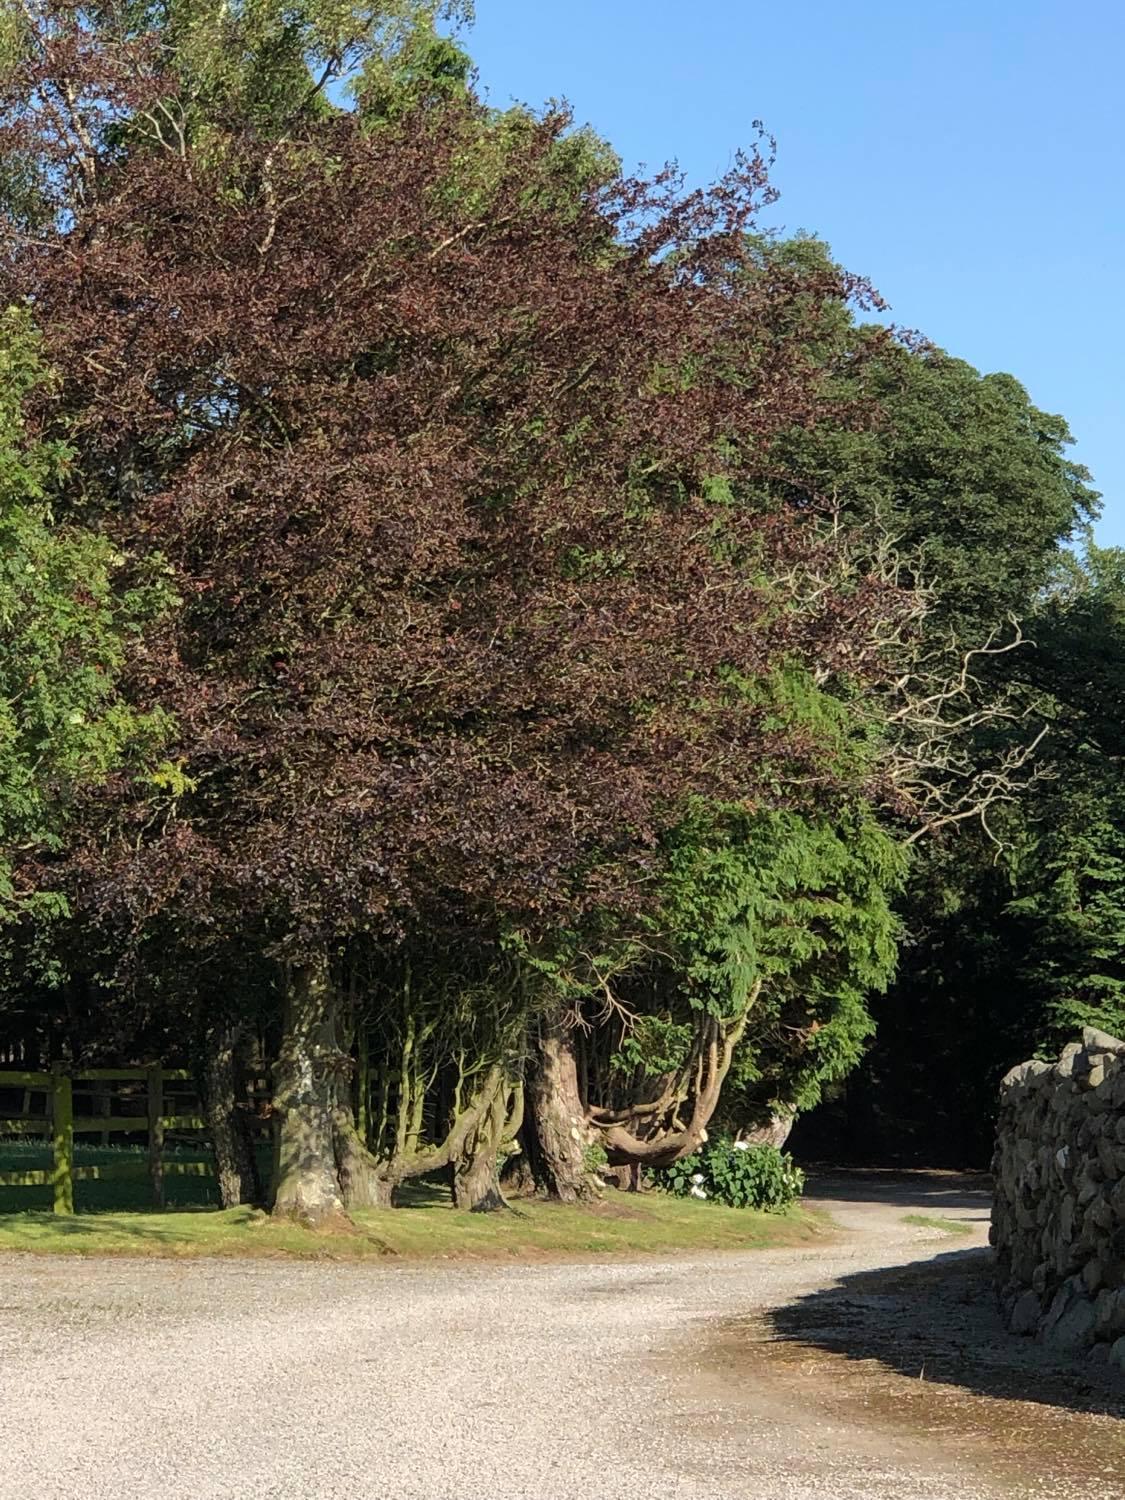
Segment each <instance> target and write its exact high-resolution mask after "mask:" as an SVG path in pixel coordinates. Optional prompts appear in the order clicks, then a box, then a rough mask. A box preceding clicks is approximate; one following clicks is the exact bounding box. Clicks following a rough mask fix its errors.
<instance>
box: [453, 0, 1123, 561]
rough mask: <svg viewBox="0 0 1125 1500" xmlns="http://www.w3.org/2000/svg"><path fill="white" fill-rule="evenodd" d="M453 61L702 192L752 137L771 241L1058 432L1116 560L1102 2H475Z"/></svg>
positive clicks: (1118, 394) (1116, 296)
mask: <svg viewBox="0 0 1125 1500" xmlns="http://www.w3.org/2000/svg"><path fill="white" fill-rule="evenodd" d="M466 40H467V42H468V46H469V50H470V52H471V53H472V55H473V57H474V58H475V60H476V62H477V64H478V66H479V68H480V74H481V83H482V85H484V87H485V89H486V91H487V94H488V97H489V99H490V101H491V102H492V103H493V104H496V105H499V106H502V105H504V104H507V103H509V102H510V101H511V100H513V99H517V100H521V101H523V102H526V103H531V104H541V103H542V102H543V101H544V100H546V99H548V98H551V97H555V98H560V97H565V98H566V99H568V100H569V101H570V103H571V105H572V106H573V108H574V110H575V113H576V116H577V118H578V120H579V121H580V122H588V123H590V124H591V125H593V126H594V127H595V128H596V129H597V130H599V131H600V132H601V133H602V134H603V135H605V136H607V137H608V138H609V140H610V141H611V142H612V143H613V145H614V146H615V148H616V149H617V151H618V152H619V153H620V154H621V155H622V156H623V157H624V159H625V162H626V165H627V166H629V167H635V166H636V165H637V164H638V163H640V162H645V163H647V164H648V165H649V166H650V167H656V166H659V165H661V164H662V163H663V162H665V161H666V160H669V159H671V158H675V159H677V160H678V161H679V163H680V165H681V166H682V167H683V168H684V170H685V171H686V172H687V174H688V176H689V177H690V178H691V179H692V180H694V181H699V180H704V179H709V178H711V177H713V176H715V175H716V174H717V173H720V172H722V171H723V170H724V169H725V168H726V167H727V166H728V165H729V163H730V160H731V155H732V153H733V151H734V150H735V148H736V147H738V146H739V145H742V144H748V143H749V142H750V141H751V139H752V128H751V121H752V120H754V119H756V118H760V119H762V120H763V121H764V122H765V124H766V127H767V129H769V130H770V131H771V132H772V133H773V135H775V136H776V137H777V142H778V162H777V167H776V169H775V172H774V181H775V184H776V185H777V187H778V188H780V190H781V194H782V197H781V201H780V202H779V203H778V205H777V206H776V207H775V208H774V209H773V210H771V217H772V221H773V222H774V223H776V224H779V225H782V226H784V227H786V228H787V229H790V230H796V229H807V230H812V231H815V232H816V233H818V234H820V235H821V236H822V237H823V238H825V239H827V240H828V241H829V242H830V244H831V245H832V247H833V250H834V251H835V253H836V255H837V257H838V258H839V259H840V260H842V261H843V262H844V264H845V265H847V266H848V268H849V269H850V270H853V271H858V272H862V273H863V274H865V275H867V276H869V277H870V278H871V280H872V281H873V282H874V283H875V285H876V286H877V287H878V288H879V290H880V291H881V292H882V293H883V295H884V296H885V297H886V298H887V299H888V300H889V301H890V303H891V305H892V316H893V318H894V320H895V321H896V322H897V323H900V324H903V325H905V326H907V327H911V328H918V329H920V330H921V331H922V332H924V333H925V334H927V335H928V336H929V337H930V338H932V339H933V340H935V341H936V342H937V343H939V344H942V345H943V346H944V347H946V348H947V349H949V350H950V351H951V352H952V353H954V354H957V355H959V356H960V357H961V358H963V359H967V360H969V361H971V362H972V363H973V364H975V365H977V366H978V367H979V368H980V369H982V370H1010V371H1011V372H1012V373H1013V374H1014V375H1016V376H1017V377H1018V378H1019V379H1020V380H1022V381H1023V383H1024V384H1025V385H1026V386H1027V388H1028V390H1029V391H1030V393H1031V396H1032V399H1033V400H1034V401H1035V402H1037V404H1038V405H1040V406H1042V407H1044V408H1046V409H1047V410H1049V411H1054V412H1062V413H1063V415H1064V416H1065V417H1066V418H1067V420H1068V421H1069V423H1070V426H1071V429H1072V431H1073V432H1074V434H1075V437H1076V439H1077V446H1076V448H1075V449H1074V450H1072V451H1073V452H1074V454H1075V456H1077V457H1078V458H1079V459H1080V460H1081V461H1082V462H1083V463H1085V464H1087V465H1088V467H1089V468H1090V469H1091V470H1092V471H1093V475H1094V480H1095V483H1096V486H1097V488H1099V489H1100V490H1102V492H1103V494H1104V502H1103V503H1104V516H1103V519H1102V521H1101V522H1100V523H1099V526H1098V540H1099V541H1101V542H1102V543H1103V544H1110V543H1114V544H1119V545H1125V374H1123V370H1122V363H1123V359H1125V291H1123V285H1122V278H1123V274H1125V103H1123V98H1125V94H1123V90H1122V82H1121V76H1122V63H1123V59H1125V4H1122V3H1121V0H1069V3H1065V4H1064V3H1062V0H897V3H893V0H852V3H851V4H841V3H839V0H837V3H826V0H802V3H800V4H795V3H789V4H780V5H777V4H775V5H772V6H759V5H752V4H750V3H749V0H695V3H694V4H683V3H682V0H681V3H678V4H672V3H669V0H600V3H598V0H553V3H546V0H477V21H476V25H475V26H474V28H473V30H472V31H471V33H469V35H468V37H467V38H466Z"/></svg>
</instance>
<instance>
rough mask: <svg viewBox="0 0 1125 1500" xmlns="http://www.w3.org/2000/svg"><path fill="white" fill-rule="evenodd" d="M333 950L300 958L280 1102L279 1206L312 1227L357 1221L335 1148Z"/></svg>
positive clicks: (279, 1212) (288, 1015) (287, 1019)
mask: <svg viewBox="0 0 1125 1500" xmlns="http://www.w3.org/2000/svg"><path fill="white" fill-rule="evenodd" d="M337 1005H338V1001H337V997H336V992H335V989H334V987H333V984H332V976H331V973H330V971H329V965H328V959H327V956H326V955H325V956H320V957H318V958H317V959H315V960H312V961H309V962H306V963H302V964H295V965H293V967H292V968H291V969H290V971H289V975H288V981H287V984H286V988H285V1009H284V1018H283V1025H282V1039H281V1052H280V1056H279V1058H278V1066H277V1088H276V1091H275V1097H274V1106H275V1108H276V1110H277V1112H278V1118H279V1122H280V1128H279V1130H278V1136H277V1171H276V1172H275V1174H274V1183H275V1186H274V1204H273V1212H274V1216H275V1217H277V1218H284V1219H293V1220H295V1221H296V1222H297V1223H300V1224H304V1225H306V1226H308V1227H309V1228H313V1229H321V1228H332V1227H347V1226H350V1220H349V1219H348V1216H347V1214H346V1212H345V1209H344V1197H343V1191H342V1189H341V1186H340V1179H339V1174H338V1167H337V1159H336V1149H335V1136H336V1130H335V1121H336V1111H337V1104H338V1099H339V1092H340V1072H341V1063H342V1061H343V1060H344V1059H343V1058H342V1054H341V1052H340V1050H339V1045H338V1043H337V1037H336V1024H337Z"/></svg>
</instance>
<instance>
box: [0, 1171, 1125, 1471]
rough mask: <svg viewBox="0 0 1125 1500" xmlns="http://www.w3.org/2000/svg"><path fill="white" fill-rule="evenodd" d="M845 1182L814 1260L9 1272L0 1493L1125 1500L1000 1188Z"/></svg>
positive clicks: (44, 1264) (2, 1344) (1101, 1414)
mask: <svg viewBox="0 0 1125 1500" xmlns="http://www.w3.org/2000/svg"><path fill="white" fill-rule="evenodd" d="M819 1191H820V1192H822V1193H823V1194H824V1195H826V1200H827V1206H828V1207H830V1209H831V1211H832V1212H833V1213H834V1215H835V1217H836V1219H837V1221H838V1222H839V1223H840V1224H841V1226H842V1232H841V1234H840V1236H839V1237H838V1238H837V1239H836V1240H834V1241H833V1242H832V1243H831V1244H830V1245H827V1246H825V1247H823V1248H818V1249H817V1250H815V1251H809V1250H777V1251H759V1252H753V1253H748V1254H738V1255H715V1256H709V1257H703V1258H700V1257H698V1256H695V1257H692V1258H690V1259H681V1260H675V1261H644V1262H639V1263H631V1264H622V1263H616V1264H612V1265H605V1264H596V1265H595V1264H580V1265H573V1264H570V1265H551V1266H542V1265H536V1266H521V1267H512V1266H507V1265H506V1266H502V1267H501V1266H480V1265H475V1266H464V1265H450V1264H440V1265H439V1264H431V1265H414V1266H396V1267H392V1268H389V1269H382V1268H372V1267H368V1266H346V1265H339V1264H336V1265H331V1266H320V1265H307V1264H293V1263H279V1262H262V1261H258V1262H245V1261H241V1262H234V1261H210V1262H184V1263H176V1262H172V1261H141V1260H134V1261H126V1260H113V1261H79V1260H73V1259H61V1258H59V1259H33V1258H30V1257H27V1258H14V1257H13V1258H6V1259H3V1260H0V1278H2V1289H0V1500H17V1497H18V1500H27V1497H34V1500H123V1497H130V1500H218V1497H223V1500H242V1497H247V1500H250V1497H252V1500H345V1497H346V1500H446V1497H449V1500H454V1497H456V1500H515V1497H521V1500H523V1497H526V1500H564V1497H565V1500H650V1497H652V1500H657V1497H659V1500H736V1497H737V1500H806V1497H808V1500H813V1497H817V1500H852V1497H856V1500H859V1497H865V1500H866V1497H886V1500H914V1497H917V1500H951V1497H957V1500H962V1497H964V1500H970V1497H973V1500H977V1497H980V1500H1000V1497H1010V1496H1013V1495H1026V1496H1039V1495H1050V1496H1052V1497H1053V1500H1064V1497H1066V1496H1069V1495H1072V1494H1073V1495H1076V1496H1077V1495H1080V1494H1083V1495H1088V1494H1090V1493H1092V1492H1096V1493H1098V1494H1099V1496H1100V1497H1102V1500H1125V1440H1123V1438H1122V1432H1123V1431H1125V1424H1123V1423H1121V1421H1120V1420H1119V1418H1120V1415H1121V1410H1122V1408H1120V1407H1119V1406H1118V1405H1117V1398H1116V1397H1115V1396H1114V1394H1113V1391H1112V1387H1111V1386H1109V1385H1108V1383H1107V1380H1108V1377H1106V1376H1105V1375H1104V1373H1103V1372H1097V1371H1086V1370H1084V1369H1082V1368H1080V1367H1078V1366H1070V1367H1068V1366H1053V1365H1050V1364H1048V1363H1045V1362H1044V1361H1043V1360H1042V1357H1041V1355H1040V1354H1039V1352H1038V1351H1037V1350H1036V1349H1035V1348H1034V1347H1033V1346H1031V1345H1030V1344H1028V1343H1027V1342H1026V1341H1022V1340H1014V1339H1010V1338H1008V1337H1007V1336H1005V1335H1002V1334H1001V1333H1000V1332H999V1330H998V1329H997V1327H996V1325H995V1321H994V1315H993V1313H992V1310H991V1304H990V1302H989V1300H988V1297H987V1293H986V1290H985V1287H984V1282H983V1276H984V1273H985V1271H986V1265H985V1254H984V1252H983V1251H982V1250H981V1248H980V1247H981V1246H982V1245H983V1244H984V1239H985V1223H986V1216H987V1200H986V1198H985V1197H984V1195H983V1194H982V1193H980V1192H977V1191H975V1190H974V1188H973V1185H972V1184H967V1183H965V1182H964V1181H962V1180H960V1179H954V1178H945V1177H923V1176H917V1177H912V1178H910V1179H901V1178H897V1179H890V1178H887V1179H882V1178H870V1179H850V1180H847V1181H843V1182H839V1181H836V1182H824V1183H823V1184H821V1185H820V1189H819ZM912 1211H913V1212H924V1213H928V1214H942V1215H944V1216H948V1217H951V1218H960V1219H964V1220H966V1221H967V1222H969V1223H970V1225H971V1226H972V1227H971V1233H970V1234H969V1235H966V1236H964V1237H963V1238H958V1239H956V1240H955V1239H953V1238H952V1237H951V1236H947V1235H940V1236H938V1235H936V1234H935V1232H934V1231H932V1230H927V1229H924V1228H923V1229H918V1228H911V1227H909V1226H907V1225H905V1224H904V1223H903V1222H902V1219H903V1216H904V1215H905V1214H907V1213H909V1212H912ZM954 1247H955V1248H954ZM966 1250H968V1253H966ZM951 1251H952V1253H948V1252H951ZM943 1255H944V1258H935V1257H942V1256H943ZM927 1361H928V1362H929V1369H928V1370H927V1369H925V1368H923V1369H922V1370H921V1375H922V1378H921V1379H919V1373H920V1372H919V1368H918V1366H919V1363H921V1364H922V1365H923V1366H924V1365H925V1364H926V1363H927ZM1099 1381H1100V1382H1101V1383H1100V1384H1099ZM1123 1394H1125V1393H1123Z"/></svg>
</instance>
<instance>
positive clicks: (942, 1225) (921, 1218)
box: [902, 1214, 973, 1234]
mask: <svg viewBox="0 0 1125 1500" xmlns="http://www.w3.org/2000/svg"><path fill="white" fill-rule="evenodd" d="M902 1222H903V1223H904V1224H913V1225H914V1227H915V1228H916V1229H934V1230H937V1231H938V1232H939V1233H940V1234H972V1232H973V1226H972V1225H971V1224H966V1223H965V1222H964V1221H963V1220H962V1219H939V1218H936V1217H933V1216H931V1215H930V1214H905V1215H904V1216H903V1220H902Z"/></svg>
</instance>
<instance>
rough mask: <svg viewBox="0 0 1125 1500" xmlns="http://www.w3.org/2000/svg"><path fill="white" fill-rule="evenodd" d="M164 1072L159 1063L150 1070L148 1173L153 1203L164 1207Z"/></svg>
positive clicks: (158, 1206)
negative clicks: (150, 1180)
mask: <svg viewBox="0 0 1125 1500" xmlns="http://www.w3.org/2000/svg"><path fill="white" fill-rule="evenodd" d="M163 1116H164V1070H163V1068H162V1067H161V1066H160V1064H159V1063H157V1064H156V1065H155V1066H154V1067H151V1068H149V1070H148V1172H149V1177H150V1178H151V1179H152V1201H153V1203H154V1204H155V1205H156V1207H157V1208H163V1207H164V1119H163Z"/></svg>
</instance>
